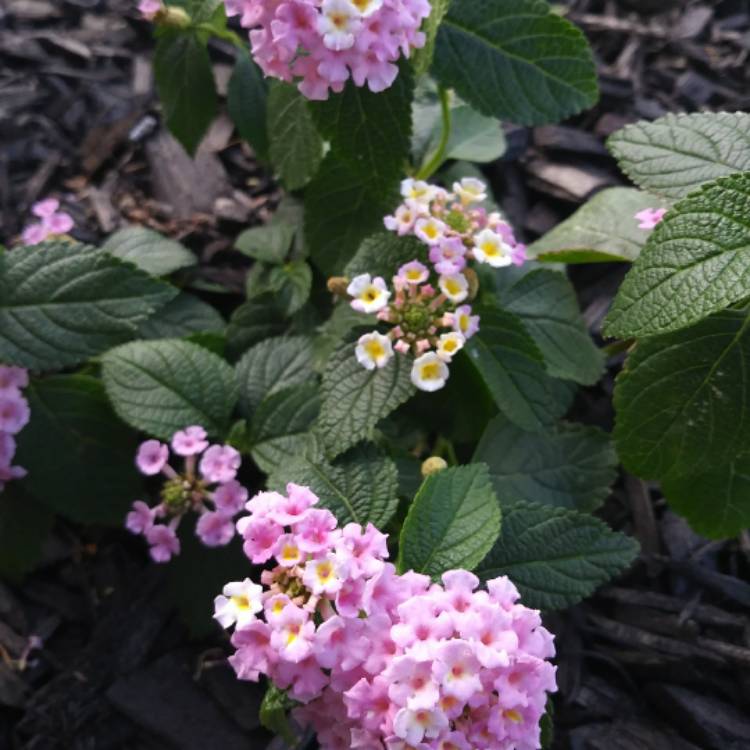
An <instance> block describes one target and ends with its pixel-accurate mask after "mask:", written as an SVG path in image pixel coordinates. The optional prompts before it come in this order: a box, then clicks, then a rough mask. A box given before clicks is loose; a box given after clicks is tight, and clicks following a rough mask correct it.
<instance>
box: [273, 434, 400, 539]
mask: <svg viewBox="0 0 750 750" xmlns="http://www.w3.org/2000/svg"><path fill="white" fill-rule="evenodd" d="M287 482H295V483H296V484H302V485H305V486H306V487H310V489H311V490H312V491H313V492H314V493H315V494H316V495H317V496H318V497H319V498H320V503H319V506H320V507H322V508H328V510H330V511H331V512H332V513H333V514H334V515H335V516H336V518H337V519H338V521H339V525H340V526H342V527H343V526H344V525H345V524H347V523H351V522H354V523H358V524H360V525H361V526H366V525H367V524H368V523H372V524H374V525H375V526H377V527H378V528H379V529H383V528H385V526H386V525H387V524H388V522H389V521H390V520H391V518H393V515H394V514H395V512H396V510H397V508H398V497H397V491H398V474H397V471H396V465H395V464H394V463H393V461H391V459H390V458H388V457H387V456H384V455H383V454H382V453H380V452H379V451H378V449H377V448H376V447H375V446H374V445H372V444H371V443H362V444H360V445H358V446H356V447H355V448H352V449H351V450H350V451H347V452H346V453H345V454H344V455H343V456H339V457H338V458H337V459H336V460H335V461H333V462H332V463H329V462H328V461H326V460H325V459H324V458H322V457H320V456H315V455H312V456H297V457H294V458H292V459H291V461H289V462H288V463H285V464H283V465H282V466H279V468H278V469H277V470H276V471H275V472H274V473H272V474H271V476H270V477H269V478H268V486H269V488H271V489H276V490H279V491H283V490H284V488H285V487H286V484H287Z"/></svg>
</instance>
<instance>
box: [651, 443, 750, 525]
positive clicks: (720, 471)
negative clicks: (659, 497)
mask: <svg viewBox="0 0 750 750" xmlns="http://www.w3.org/2000/svg"><path fill="white" fill-rule="evenodd" d="M661 488H662V491H663V492H664V496H665V497H666V498H667V501H668V502H669V504H670V505H671V506H672V508H673V509H674V510H675V511H676V512H677V513H679V514H680V515H682V516H684V517H685V518H686V519H687V520H688V522H689V523H690V525H691V526H692V527H693V529H694V530H695V531H697V532H698V533H699V534H702V535H703V536H707V537H710V538H712V539H724V538H728V537H733V536H737V535H738V534H739V533H741V532H742V531H743V529H746V528H747V527H748V526H750V454H749V453H748V452H747V451H745V452H742V453H740V455H738V456H736V457H735V458H734V460H732V461H731V463H729V464H727V463H726V462H724V463H722V464H721V465H719V466H715V467H713V468H710V469H708V470H707V471H705V472H700V473H698V474H693V473H686V474H678V475H675V476H672V477H668V478H667V479H665V480H664V481H663V482H662V483H661Z"/></svg>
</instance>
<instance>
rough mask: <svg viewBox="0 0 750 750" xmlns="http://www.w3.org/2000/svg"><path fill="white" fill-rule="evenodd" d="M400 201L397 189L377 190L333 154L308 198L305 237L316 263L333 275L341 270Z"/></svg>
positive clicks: (314, 182)
mask: <svg viewBox="0 0 750 750" xmlns="http://www.w3.org/2000/svg"><path fill="white" fill-rule="evenodd" d="M397 204H398V195H397V191H396V190H395V189H394V190H393V191H392V192H391V191H387V192H382V191H377V192H374V193H373V191H372V190H371V185H370V184H369V182H368V180H367V179H365V178H363V177H362V176H361V175H359V174H358V173H357V172H355V171H353V170H352V169H351V168H350V167H349V166H347V165H346V164H345V163H344V162H341V161H338V160H337V158H336V155H335V154H334V153H333V152H331V153H329V154H328V155H327V156H326V158H325V159H324V160H323V164H322V165H321V167H320V171H319V172H318V174H317V175H316V176H315V179H314V180H313V181H312V182H311V183H310V187H309V189H308V190H307V193H306V197H305V237H306V239H307V244H308V247H309V251H310V256H311V258H312V260H313V262H314V263H315V265H316V266H318V268H319V269H320V270H321V271H322V272H323V273H325V274H327V275H329V276H333V275H334V274H337V273H340V272H341V270H342V269H343V268H344V266H345V265H346V263H347V261H348V260H349V259H350V258H351V257H352V256H353V255H354V253H355V252H356V250H357V248H358V247H359V245H360V243H361V242H362V240H364V239H365V237H368V236H369V235H371V234H373V233H374V232H377V231H378V230H382V228H383V217H384V216H385V215H386V214H388V213H390V212H391V210H392V209H393V208H394V207H395V206H396V205H397Z"/></svg>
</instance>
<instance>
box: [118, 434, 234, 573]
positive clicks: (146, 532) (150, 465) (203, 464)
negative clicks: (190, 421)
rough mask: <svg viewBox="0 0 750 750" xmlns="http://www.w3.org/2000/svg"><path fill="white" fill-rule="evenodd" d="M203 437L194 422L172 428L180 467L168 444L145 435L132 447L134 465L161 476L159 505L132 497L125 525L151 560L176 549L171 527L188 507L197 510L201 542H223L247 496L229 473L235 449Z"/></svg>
mask: <svg viewBox="0 0 750 750" xmlns="http://www.w3.org/2000/svg"><path fill="white" fill-rule="evenodd" d="M206 438H207V435H206V431H205V430H204V429H203V428H202V427H199V426H197V425H193V426H191V427H186V428H185V429H184V430H179V431H178V432H175V434H174V435H173V437H172V440H171V448H172V452H173V453H174V454H175V455H177V456H179V457H181V458H183V459H184V468H183V471H182V473H178V472H177V471H176V470H175V469H174V468H173V467H172V466H171V465H170V464H169V463H168V461H169V448H170V446H168V445H166V444H164V443H160V442H159V441H158V440H146V442H144V443H142V444H141V445H140V447H139V448H138V453H137V455H136V459H135V462H136V466H137V467H138V469H139V471H140V472H141V473H142V474H145V475H146V476H155V475H157V474H163V475H164V476H165V477H166V482H165V483H164V485H163V487H162V490H161V502H160V503H159V505H157V506H155V507H150V506H149V505H148V504H147V503H144V502H143V501H142V500H136V501H135V502H134V503H133V508H132V510H131V511H130V513H128V516H127V519H126V521H125V525H126V527H127V528H128V529H129V530H130V531H131V532H133V533H134V534H142V535H143V536H144V537H145V538H146V541H147V542H148V543H149V545H150V552H151V557H152V559H153V560H154V561H155V562H167V561H169V560H170V559H171V558H172V556H173V555H177V554H179V552H180V540H179V539H178V537H177V528H178V527H179V525H180V521H181V520H182V518H183V516H184V515H185V514H186V513H188V512H190V511H193V512H196V513H198V514H200V517H199V519H198V523H197V524H196V527H195V532H196V534H197V535H198V537H199V538H200V540H201V541H202V542H203V544H205V545H206V546H207V547H223V546H224V545H226V544H229V542H230V541H231V539H232V538H233V537H234V533H235V528H234V516H236V515H237V513H239V512H240V511H241V510H242V507H243V505H244V504H245V502H246V500H247V490H246V489H245V488H244V487H242V485H240V483H239V482H238V481H237V480H236V479H235V477H236V476H237V470H238V469H239V468H240V461H241V459H240V454H239V452H238V451H236V450H235V449H234V448H232V447H231V446H229V445H209V443H208V440H207V439H206ZM160 520H163V523H159V521H160Z"/></svg>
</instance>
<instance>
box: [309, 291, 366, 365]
mask: <svg viewBox="0 0 750 750" xmlns="http://www.w3.org/2000/svg"><path fill="white" fill-rule="evenodd" d="M377 324H378V320H377V318H376V317H375V316H374V315H365V314H364V313H361V312H357V310H352V308H351V305H349V304H348V303H347V302H343V301H340V302H337V303H336V305H335V306H334V308H333V312H332V313H331V317H330V318H328V320H327V321H326V322H325V323H323V324H322V325H321V326H319V327H318V329H317V330H316V336H315V339H314V343H313V347H314V349H315V355H314V356H315V370H316V371H318V372H322V371H323V370H325V368H326V365H327V364H328V360H329V358H330V356H331V354H333V352H334V350H335V349H336V347H338V346H339V344H340V343H341V341H342V340H343V339H344V337H345V336H346V335H347V334H348V333H349V331H351V330H352V329H354V328H358V327H359V326H372V327H373V328H375V327H376V326H377Z"/></svg>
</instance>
